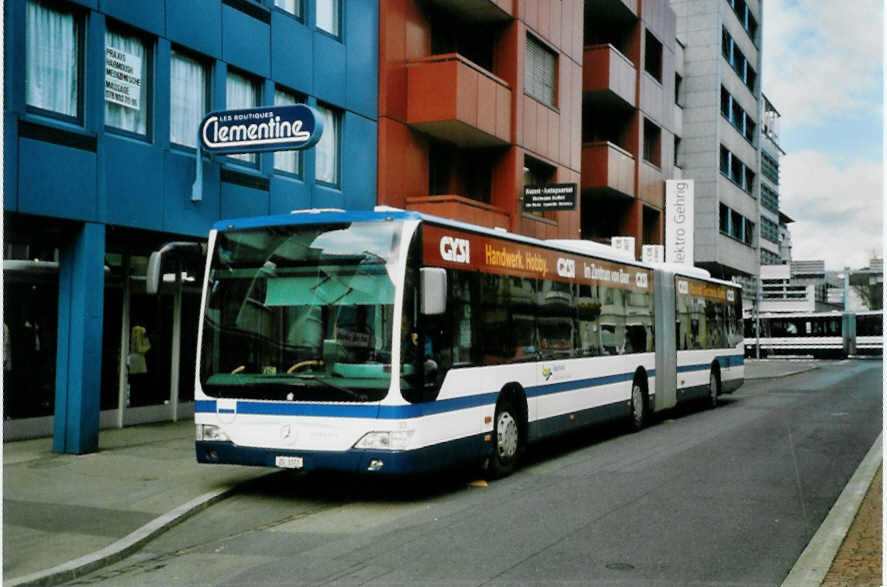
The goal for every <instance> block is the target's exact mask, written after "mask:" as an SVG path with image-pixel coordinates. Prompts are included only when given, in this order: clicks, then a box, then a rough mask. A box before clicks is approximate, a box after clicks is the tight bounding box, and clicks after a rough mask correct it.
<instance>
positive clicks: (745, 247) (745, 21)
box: [671, 0, 779, 295]
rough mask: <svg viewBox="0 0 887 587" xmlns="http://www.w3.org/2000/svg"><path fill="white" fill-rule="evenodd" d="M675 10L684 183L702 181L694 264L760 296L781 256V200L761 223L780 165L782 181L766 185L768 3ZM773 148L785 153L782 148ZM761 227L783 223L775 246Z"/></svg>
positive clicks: (704, 0)
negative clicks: (764, 194) (766, 190)
mask: <svg viewBox="0 0 887 587" xmlns="http://www.w3.org/2000/svg"><path fill="white" fill-rule="evenodd" d="M671 6H672V8H673V9H674V11H675V13H676V16H677V23H676V24H677V26H676V31H677V38H678V41H679V44H680V46H682V48H683V64H682V65H681V66H680V67H678V68H677V70H678V72H679V75H681V76H682V77H681V79H680V80H678V81H679V88H680V89H679V92H678V102H679V105H680V106H681V117H682V125H681V128H680V133H681V136H680V137H679V142H678V145H679V146H678V150H677V162H678V167H679V168H680V170H681V176H682V177H683V178H684V179H693V180H694V181H695V251H694V253H695V264H696V265H697V266H700V267H703V268H705V269H708V270H709V271H710V272H711V273H712V275H714V276H716V277H720V278H723V279H734V278H735V279H736V280H737V281H740V282H741V283H743V285H745V286H746V292H747V294H748V295H753V292H754V291H755V289H756V284H755V281H756V277H757V276H758V275H759V273H760V269H759V267H760V265H761V258H762V255H764V254H765V253H764V252H763V251H767V253H768V254H767V257H766V258H767V260H771V259H774V257H770V256H769V253H773V254H778V250H779V249H778V240H779V232H778V221H779V213H778V197H777V200H776V202H772V201H769V200H768V207H767V208H766V209H765V211H764V212H763V217H764V218H766V220H764V218H762V198H761V191H762V183H766V182H767V181H769V184H770V186H771V188H772V187H778V164H777V168H776V169H775V177H776V179H775V180H774V179H772V178H771V179H769V180H765V181H764V182H762V181H761V169H762V163H761V162H762V143H763V142H765V138H764V135H763V133H762V130H763V129H762V126H763V125H762V122H761V121H762V119H763V118H764V102H765V100H764V97H763V95H762V93H761V81H760V72H761V0H672V2H671ZM718 48H720V49H718ZM772 110H773V111H774V112H775V109H772ZM777 116H778V113H777ZM766 140H767V141H770V142H771V143H772V145H773V146H774V150H775V152H776V153H779V148H778V144H777V143H776V141H775V140H773V139H770V138H767V139H766ZM768 150H769V149H768ZM776 161H777V162H778V156H777V158H776ZM770 171H773V169H772V166H770V167H768V174H769V172H770ZM771 208H775V210H773V209H771ZM762 222H766V223H767V227H771V224H770V223H771V222H775V223H776V226H777V230H776V232H775V234H773V235H772V238H773V239H775V241H774V242H772V243H771V242H770V241H769V240H768V241H767V242H766V244H765V243H764V242H763V240H762V234H761V229H762V226H761V224H762ZM771 228H772V227H771ZM766 238H768V239H769V238H771V235H770V233H769V232H768V233H767V236H766ZM771 244H772V246H770V245H771Z"/></svg>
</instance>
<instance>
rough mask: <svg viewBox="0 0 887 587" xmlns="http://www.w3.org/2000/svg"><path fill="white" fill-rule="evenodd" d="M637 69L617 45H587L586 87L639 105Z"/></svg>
mask: <svg viewBox="0 0 887 587" xmlns="http://www.w3.org/2000/svg"><path fill="white" fill-rule="evenodd" d="M636 84H637V70H635V67H634V65H633V64H632V63H631V61H630V60H629V59H628V57H626V56H625V55H623V54H622V53H620V52H619V51H618V50H617V49H616V48H615V47H613V45H593V46H590V47H586V48H585V52H584V54H583V58H582V91H583V92H585V93H602V94H605V95H608V96H611V97H613V98H618V99H620V100H621V101H622V102H624V103H625V105H628V106H632V107H633V106H635V105H636V96H635V89H636Z"/></svg>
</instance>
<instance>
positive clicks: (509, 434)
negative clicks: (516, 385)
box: [489, 399, 521, 479]
mask: <svg viewBox="0 0 887 587" xmlns="http://www.w3.org/2000/svg"><path fill="white" fill-rule="evenodd" d="M493 437H494V439H495V446H494V447H493V456H492V457H491V458H490V463H489V471H490V473H491V476H492V477H493V478H494V479H495V478H499V477H505V476H506V475H509V474H511V472H512V471H513V470H514V466H515V463H517V457H518V455H519V454H520V449H521V434H520V425H519V423H518V420H517V412H516V411H515V409H514V406H513V404H512V402H511V400H508V399H503V400H501V401H500V402H499V404H498V405H497V406H496V416H495V422H494V426H493Z"/></svg>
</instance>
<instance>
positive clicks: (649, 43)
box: [644, 30, 662, 83]
mask: <svg viewBox="0 0 887 587" xmlns="http://www.w3.org/2000/svg"><path fill="white" fill-rule="evenodd" d="M645 39H646V43H645V45H646V48H645V51H644V71H646V72H647V73H649V74H650V75H652V76H653V77H654V78H655V79H656V81H658V82H659V83H662V43H660V42H659V39H657V38H656V37H654V36H653V33H651V32H650V31H649V30H648V31H646V35H645Z"/></svg>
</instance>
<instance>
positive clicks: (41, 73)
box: [25, 0, 83, 119]
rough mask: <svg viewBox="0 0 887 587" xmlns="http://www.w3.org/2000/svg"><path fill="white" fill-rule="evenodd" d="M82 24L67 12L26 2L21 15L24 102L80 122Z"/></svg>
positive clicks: (70, 12)
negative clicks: (22, 17) (23, 24)
mask: <svg viewBox="0 0 887 587" xmlns="http://www.w3.org/2000/svg"><path fill="white" fill-rule="evenodd" d="M82 40H83V20H82V18H80V17H79V16H78V15H76V14H75V13H74V12H72V11H69V10H57V9H55V5H54V4H53V5H52V7H50V5H49V4H48V3H45V2H42V1H37V0H29V1H28V3H27V6H26V12H25V102H26V103H27V105H28V106H29V107H33V108H36V109H39V110H43V111H46V112H50V113H53V114H57V115H61V116H63V117H67V118H74V119H79V118H81V111H82V108H81V104H82V92H83V87H82V82H81V76H82V71H81V68H82V63H83V58H82V51H83V47H82V42H83V41H82Z"/></svg>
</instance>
